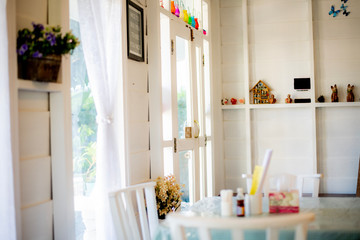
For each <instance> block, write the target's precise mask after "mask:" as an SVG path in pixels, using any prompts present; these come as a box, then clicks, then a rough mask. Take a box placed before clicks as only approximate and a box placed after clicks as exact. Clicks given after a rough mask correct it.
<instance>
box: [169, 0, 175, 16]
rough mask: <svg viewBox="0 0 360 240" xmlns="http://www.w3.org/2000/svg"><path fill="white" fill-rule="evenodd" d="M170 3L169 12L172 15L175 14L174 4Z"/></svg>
mask: <svg viewBox="0 0 360 240" xmlns="http://www.w3.org/2000/svg"><path fill="white" fill-rule="evenodd" d="M170 3H171V5H170V11H171V13H172V14H175V3H174V1H171V2H170Z"/></svg>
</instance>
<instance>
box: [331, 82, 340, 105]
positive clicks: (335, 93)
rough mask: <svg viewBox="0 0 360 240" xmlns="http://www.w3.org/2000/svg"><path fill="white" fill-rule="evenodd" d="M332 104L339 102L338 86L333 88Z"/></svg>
mask: <svg viewBox="0 0 360 240" xmlns="http://www.w3.org/2000/svg"><path fill="white" fill-rule="evenodd" d="M331 91H332V93H331V102H338V101H339V97H338V91H337V87H336V84H335V85H334V86H331Z"/></svg>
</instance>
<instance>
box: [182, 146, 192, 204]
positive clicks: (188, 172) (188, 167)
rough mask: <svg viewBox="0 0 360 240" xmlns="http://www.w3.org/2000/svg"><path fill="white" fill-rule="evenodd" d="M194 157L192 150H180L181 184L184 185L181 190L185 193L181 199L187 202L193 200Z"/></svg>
mask: <svg viewBox="0 0 360 240" xmlns="http://www.w3.org/2000/svg"><path fill="white" fill-rule="evenodd" d="M192 158H193V152H192V151H182V152H179V168H180V185H182V186H183V187H182V188H181V192H182V193H183V195H182V196H181V200H182V201H183V202H186V203H189V202H192V194H191V193H192V189H193V185H192V183H193V178H192V177H193V171H192Z"/></svg>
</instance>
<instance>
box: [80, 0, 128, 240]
mask: <svg viewBox="0 0 360 240" xmlns="http://www.w3.org/2000/svg"><path fill="white" fill-rule="evenodd" d="M78 5H79V17H80V33H81V39H82V44H83V48H84V57H85V63H86V67H87V70H88V75H89V82H90V86H91V91H92V93H93V97H94V102H95V107H96V111H97V114H98V116H97V122H98V133H97V134H98V135H97V153H96V159H97V160H96V185H95V189H94V194H95V198H96V200H97V202H96V206H94V208H96V236H97V239H107V240H109V239H115V232H114V230H113V223H112V220H111V212H110V207H109V200H108V192H109V191H111V190H113V189H114V188H117V187H121V186H122V181H121V179H122V176H121V170H120V166H121V163H120V155H119V152H118V151H119V145H118V142H119V141H118V139H117V133H116V128H115V126H116V123H118V121H119V119H116V118H114V117H116V115H115V105H116V98H117V96H118V95H119V93H118V92H117V89H118V87H117V84H118V83H121V82H122V56H123V54H122V49H121V44H122V41H121V37H122V34H121V10H122V9H121V8H122V0H78Z"/></svg>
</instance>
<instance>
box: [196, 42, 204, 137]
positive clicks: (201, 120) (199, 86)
mask: <svg viewBox="0 0 360 240" xmlns="http://www.w3.org/2000/svg"><path fill="white" fill-rule="evenodd" d="M195 57H196V82H197V98H198V99H197V100H198V102H197V105H198V106H197V107H198V120H199V125H200V133H199V136H201V135H204V133H203V132H204V130H202V128H203V127H204V118H203V116H204V114H203V113H204V102H203V81H202V77H201V75H202V67H201V64H202V57H201V49H200V47H196V49H195Z"/></svg>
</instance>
